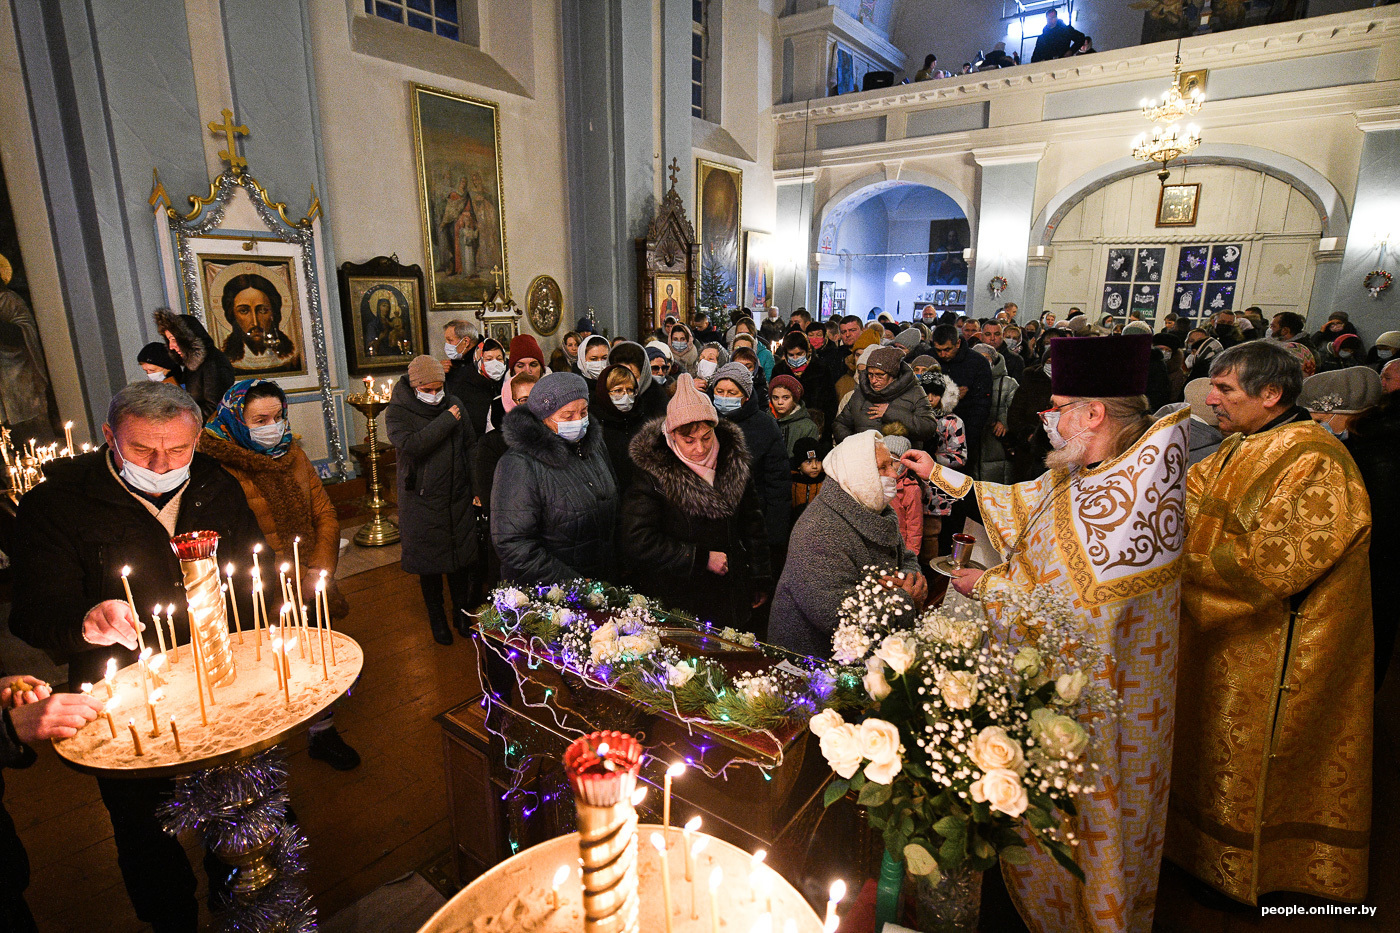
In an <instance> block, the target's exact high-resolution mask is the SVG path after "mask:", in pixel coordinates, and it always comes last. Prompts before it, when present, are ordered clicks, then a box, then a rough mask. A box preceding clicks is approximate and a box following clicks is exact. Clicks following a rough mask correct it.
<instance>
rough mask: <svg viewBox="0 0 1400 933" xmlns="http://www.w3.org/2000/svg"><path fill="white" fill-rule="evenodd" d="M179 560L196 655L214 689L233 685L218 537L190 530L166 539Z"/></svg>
mask: <svg viewBox="0 0 1400 933" xmlns="http://www.w3.org/2000/svg"><path fill="white" fill-rule="evenodd" d="M170 546H171V547H172V548H174V549H175V554H176V556H177V557H179V558H180V571H181V573H183V574H184V578H185V599H186V601H187V603H188V605H189V616H190V638H191V639H195V638H197V639H199V653H200V656H201V657H202V659H203V662H204V669H205V671H206V672H207V673H208V675H209V682H210V683H211V684H213V685H214V686H216V687H225V686H228V685H229V684H231V683H233V681H234V678H235V676H237V675H236V673H235V671H234V669H233V653H232V652H231V651H230V650H229V641H228V615H227V613H226V611H225V605H226V604H225V603H224V594H223V592H222V591H221V590H220V588H219V586H220V583H219V535H218V533H217V532H213V531H190V532H186V533H185V534H182V535H176V536H175V537H174V538H171V539H170Z"/></svg>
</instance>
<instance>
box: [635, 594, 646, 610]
mask: <svg viewBox="0 0 1400 933" xmlns="http://www.w3.org/2000/svg"><path fill="white" fill-rule="evenodd" d="M646 607H647V598H646V597H645V596H643V595H642V594H641V593H638V594H637V595H635V596H633V597H632V608H633V609H645V608H646Z"/></svg>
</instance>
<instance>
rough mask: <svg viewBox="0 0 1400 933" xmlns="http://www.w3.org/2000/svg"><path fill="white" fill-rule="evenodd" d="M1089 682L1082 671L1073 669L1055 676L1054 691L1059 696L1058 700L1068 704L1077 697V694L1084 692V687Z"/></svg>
mask: <svg viewBox="0 0 1400 933" xmlns="http://www.w3.org/2000/svg"><path fill="white" fill-rule="evenodd" d="M1088 683H1089V678H1088V677H1086V676H1085V675H1084V672H1083V671H1075V672H1073V673H1071V674H1061V675H1060V676H1059V677H1057V678H1055V692H1056V693H1057V694H1059V696H1060V702H1061V703H1065V704H1069V703H1073V702H1075V701H1076V700H1078V699H1079V695H1080V694H1081V693H1083V692H1084V687H1085V686H1086V685H1087V684H1088Z"/></svg>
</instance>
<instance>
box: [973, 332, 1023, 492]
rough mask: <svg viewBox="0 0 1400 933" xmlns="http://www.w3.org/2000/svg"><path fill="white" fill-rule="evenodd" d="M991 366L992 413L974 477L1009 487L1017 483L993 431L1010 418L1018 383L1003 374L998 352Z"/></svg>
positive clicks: (988, 420)
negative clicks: (980, 458)
mask: <svg viewBox="0 0 1400 933" xmlns="http://www.w3.org/2000/svg"><path fill="white" fill-rule="evenodd" d="M991 367H992V411H991V414H990V415H989V416H988V418H987V425H986V427H984V428H983V429H982V460H981V462H980V463H979V464H978V467H977V478H978V479H980V480H983V481H985V482H989V483H1002V484H1008V485H1009V484H1011V483H1014V482H1015V481H1016V478H1015V476H1014V475H1013V474H1012V471H1011V460H1010V458H1009V457H1007V456H1006V448H1005V447H1004V446H1003V445H1002V439H1001V438H999V437H997V436H996V434H995V432H994V428H995V426H996V424H997V423H998V422H1000V423H1001V424H1006V423H1007V419H1009V418H1010V416H1011V414H1010V413H1011V400H1012V399H1013V398H1015V397H1016V390H1017V389H1019V388H1020V387H1021V386H1020V383H1018V382H1017V381H1016V380H1015V379H1013V378H1012V377H1011V376H1009V375H1007V373H1006V359H1005V357H1003V356H1002V355H1001V354H1000V353H998V354H997V355H996V359H995V360H994V361H993V362H992V363H991Z"/></svg>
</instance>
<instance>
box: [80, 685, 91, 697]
mask: <svg viewBox="0 0 1400 933" xmlns="http://www.w3.org/2000/svg"><path fill="white" fill-rule="evenodd" d="M78 690H80V691H81V692H82V693H84V694H87V695H88V696H91V695H92V684H83V685H82V686H80V687H78Z"/></svg>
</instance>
